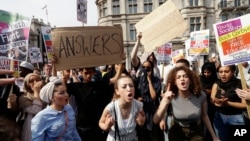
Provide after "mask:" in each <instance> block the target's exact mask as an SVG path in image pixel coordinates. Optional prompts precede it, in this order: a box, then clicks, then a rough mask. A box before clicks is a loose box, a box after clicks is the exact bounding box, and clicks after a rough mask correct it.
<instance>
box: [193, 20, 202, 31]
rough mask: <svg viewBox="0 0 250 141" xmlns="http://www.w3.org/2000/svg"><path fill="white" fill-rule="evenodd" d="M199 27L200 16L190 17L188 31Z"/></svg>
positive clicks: (198, 29)
mask: <svg viewBox="0 0 250 141" xmlns="http://www.w3.org/2000/svg"><path fill="white" fill-rule="evenodd" d="M200 29H201V17H191V18H190V32H193V31H200Z"/></svg>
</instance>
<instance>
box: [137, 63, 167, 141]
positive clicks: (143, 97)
mask: <svg viewBox="0 0 250 141" xmlns="http://www.w3.org/2000/svg"><path fill="white" fill-rule="evenodd" d="M153 68H154V64H153V63H152V62H151V61H145V62H143V65H142V70H141V74H140V76H139V77H137V78H136V95H135V98H136V99H137V100H139V101H141V102H143V110H144V112H145V113H146V122H145V125H144V126H143V128H141V130H142V134H143V136H140V137H143V138H144V139H145V140H149V141H151V140H157V141H160V140H163V138H164V135H163V132H160V131H161V130H160V127H159V126H158V125H155V124H154V123H153V116H154V113H155V111H156V109H157V107H158V105H159V100H160V96H161V80H160V79H159V77H157V76H155V75H153V74H154V69H153Z"/></svg>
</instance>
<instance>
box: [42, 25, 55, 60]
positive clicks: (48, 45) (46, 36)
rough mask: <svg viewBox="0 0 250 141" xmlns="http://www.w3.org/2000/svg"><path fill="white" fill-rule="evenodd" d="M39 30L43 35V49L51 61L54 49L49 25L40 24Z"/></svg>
mask: <svg viewBox="0 0 250 141" xmlns="http://www.w3.org/2000/svg"><path fill="white" fill-rule="evenodd" d="M41 32H42V35H43V41H44V45H45V50H46V53H47V58H48V62H51V60H52V58H53V53H54V50H53V47H52V39H51V27H47V26H42V27H41Z"/></svg>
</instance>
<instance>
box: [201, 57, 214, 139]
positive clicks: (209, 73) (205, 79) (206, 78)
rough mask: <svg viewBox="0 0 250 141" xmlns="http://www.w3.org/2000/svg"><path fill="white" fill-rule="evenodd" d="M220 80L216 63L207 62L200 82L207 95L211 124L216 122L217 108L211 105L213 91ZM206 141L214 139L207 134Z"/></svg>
mask: <svg viewBox="0 0 250 141" xmlns="http://www.w3.org/2000/svg"><path fill="white" fill-rule="evenodd" d="M217 80H218V77H217V71H216V67H215V64H214V63H211V62H206V63H204V64H203V65H202V67H201V75H200V81H201V86H202V90H203V92H204V93H205V94H206V95H207V105H208V106H207V108H208V110H207V113H208V117H209V120H210V121H211V123H213V120H214V113H215V106H214V105H213V104H212V103H211V99H210V97H211V91H212V86H213V84H214V82H215V81H217ZM206 140H207V141H211V140H212V138H211V136H210V134H207V132H206Z"/></svg>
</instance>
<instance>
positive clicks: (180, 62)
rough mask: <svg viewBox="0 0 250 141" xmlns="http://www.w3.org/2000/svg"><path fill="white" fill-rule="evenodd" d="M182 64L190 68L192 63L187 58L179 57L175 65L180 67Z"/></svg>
mask: <svg viewBox="0 0 250 141" xmlns="http://www.w3.org/2000/svg"><path fill="white" fill-rule="evenodd" d="M180 66H185V67H188V68H190V63H189V61H188V60H187V59H184V58H183V59H179V60H177V61H176V63H175V67H180Z"/></svg>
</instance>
